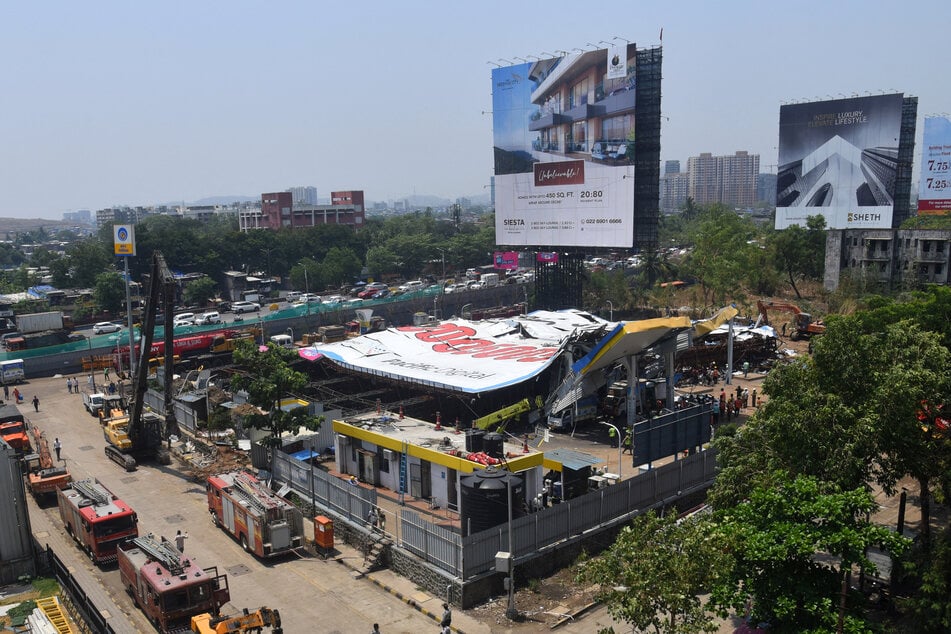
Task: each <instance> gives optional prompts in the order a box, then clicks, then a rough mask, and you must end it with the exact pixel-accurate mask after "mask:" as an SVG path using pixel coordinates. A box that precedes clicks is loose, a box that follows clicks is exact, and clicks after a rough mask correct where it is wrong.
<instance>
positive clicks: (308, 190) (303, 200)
mask: <svg viewBox="0 0 951 634" xmlns="http://www.w3.org/2000/svg"><path fill="white" fill-rule="evenodd" d="M287 191H289V192H290V193H291V197H292V201H293V203H294V206H295V207H297V206H298V205H316V204H317V188H316V187H312V186H310V185H308V186H306V187H290V188H288V190H287Z"/></svg>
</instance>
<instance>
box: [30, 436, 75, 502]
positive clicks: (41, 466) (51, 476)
mask: <svg viewBox="0 0 951 634" xmlns="http://www.w3.org/2000/svg"><path fill="white" fill-rule="evenodd" d="M31 431H32V433H33V440H34V443H33V444H34V445H35V446H36V453H31V454H29V455H26V456H24V457H23V464H24V466H25V468H26V477H27V482H28V484H29V487H30V493H32V494H33V497H35V498H37V499H41V498H43V497H46V496H49V495H51V494H55V493H56V491H58V490H59V489H62V488H65V487H66V486H68V485H69V483H70V482H71V481H72V479H73V477H72V476H71V475H70V474H69V469H67V468H66V467H65V466H58V465H56V464H54V463H53V456H51V455H50V446H49V443H48V442H47V441H46V437H45V436H44V435H43V432H41V431H40V430H39V429H38V428H37V427H34V428H33V429H32V430H31Z"/></svg>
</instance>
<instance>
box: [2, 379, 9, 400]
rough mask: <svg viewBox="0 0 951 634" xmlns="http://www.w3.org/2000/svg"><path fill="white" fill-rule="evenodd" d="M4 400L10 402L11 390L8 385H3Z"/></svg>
mask: <svg viewBox="0 0 951 634" xmlns="http://www.w3.org/2000/svg"><path fill="white" fill-rule="evenodd" d="M3 400H5V401H9V400H10V388H9V387H7V384H6V383H4V384H3Z"/></svg>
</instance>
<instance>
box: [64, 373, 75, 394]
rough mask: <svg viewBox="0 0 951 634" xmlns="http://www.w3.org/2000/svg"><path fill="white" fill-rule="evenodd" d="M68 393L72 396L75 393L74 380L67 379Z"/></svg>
mask: <svg viewBox="0 0 951 634" xmlns="http://www.w3.org/2000/svg"><path fill="white" fill-rule="evenodd" d="M66 391H67V392H69V393H70V394H72V393H73V380H72V379H71V378H69V377H66Z"/></svg>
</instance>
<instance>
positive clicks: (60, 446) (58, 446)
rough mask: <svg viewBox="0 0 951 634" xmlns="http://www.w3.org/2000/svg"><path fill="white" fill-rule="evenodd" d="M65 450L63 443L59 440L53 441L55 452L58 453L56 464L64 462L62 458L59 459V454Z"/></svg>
mask: <svg viewBox="0 0 951 634" xmlns="http://www.w3.org/2000/svg"><path fill="white" fill-rule="evenodd" d="M62 450H63V443H61V442H60V441H59V438H57V439H56V440H54V441H53V451H55V452H56V462H62V458H60V457H59V452H60V451H62Z"/></svg>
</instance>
